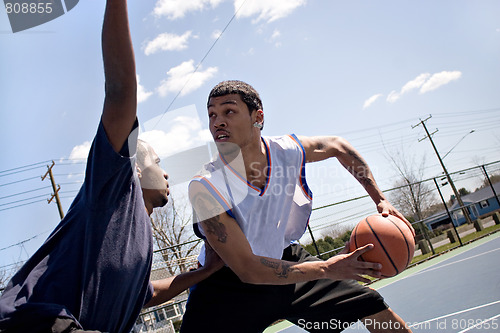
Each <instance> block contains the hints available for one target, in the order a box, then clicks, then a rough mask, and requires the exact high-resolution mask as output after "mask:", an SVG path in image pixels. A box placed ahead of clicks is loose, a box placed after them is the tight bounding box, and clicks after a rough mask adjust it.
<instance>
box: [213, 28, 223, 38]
mask: <svg viewBox="0 0 500 333" xmlns="http://www.w3.org/2000/svg"><path fill="white" fill-rule="evenodd" d="M221 34H222V30H218V29H217V30H214V31H213V32H212V38H213V39H217V38H219V37H220V36H221Z"/></svg>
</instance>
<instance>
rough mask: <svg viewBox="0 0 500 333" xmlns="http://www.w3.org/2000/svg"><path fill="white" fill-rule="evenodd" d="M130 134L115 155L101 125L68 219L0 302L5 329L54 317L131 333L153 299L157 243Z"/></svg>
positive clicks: (0, 320) (0, 318)
mask: <svg viewBox="0 0 500 333" xmlns="http://www.w3.org/2000/svg"><path fill="white" fill-rule="evenodd" d="M136 127H137V122H136V125H135V128H136ZM132 133H133V134H131V135H130V138H129V140H128V142H125V145H124V147H123V148H122V149H121V151H120V153H116V152H115V151H114V150H113V148H112V146H111V144H110V143H109V141H108V138H107V136H106V133H105V131H104V127H103V125H102V123H101V124H100V125H99V129H98V131H97V134H96V137H95V139H94V142H93V144H92V147H91V150H90V153H89V157H88V161H87V170H86V174H85V181H84V183H83V186H82V188H81V189H80V192H79V193H78V195H77V197H76V198H75V200H74V201H73V203H72V205H71V207H70V209H69V211H68V213H67V215H66V217H65V218H64V219H63V220H62V221H61V222H60V224H59V225H58V226H57V227H56V229H55V230H54V231H53V232H52V234H51V235H50V236H49V237H48V239H47V240H46V241H45V243H44V244H43V245H42V246H41V247H40V249H38V251H37V252H36V253H35V254H34V255H33V256H32V257H31V258H30V259H29V260H28V261H27V262H26V264H25V265H24V266H23V267H22V268H21V269H20V270H19V272H17V274H16V275H14V277H13V278H12V280H11V281H10V282H9V284H8V285H7V288H6V289H5V291H4V292H3V294H2V296H1V297H0V329H1V328H6V327H8V326H9V325H11V324H13V323H14V324H15V323H18V322H22V321H31V322H32V323H33V324H34V325H35V323H36V320H40V321H43V320H46V318H53V317H56V316H58V317H68V318H73V319H76V320H77V321H78V322H79V323H80V324H81V326H82V327H83V328H84V329H86V330H99V331H103V332H129V331H130V330H131V329H132V327H133V325H134V323H135V320H136V318H137V316H138V315H139V312H140V310H141V308H142V306H143V305H144V304H145V303H146V302H147V301H148V300H149V299H150V298H151V295H152V289H151V288H152V287H151V285H150V283H149V274H150V269H151V261H152V244H153V243H152V231H151V225H150V218H149V216H148V214H147V212H146V208H145V205H144V201H143V198H142V190H141V187H140V184H139V180H138V178H137V174H136V171H135V156H134V155H133V154H135V149H136V144H137V138H136V133H137V131H136V130H134V131H133V132H132ZM133 136H135V137H133ZM129 145H130V146H131V147H133V150H134V151H133V152H129ZM131 155H132V156H131Z"/></svg>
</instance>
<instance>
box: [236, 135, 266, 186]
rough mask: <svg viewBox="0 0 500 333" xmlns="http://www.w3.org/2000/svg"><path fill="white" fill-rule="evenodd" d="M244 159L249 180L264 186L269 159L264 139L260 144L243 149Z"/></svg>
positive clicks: (253, 183) (255, 184)
mask: <svg viewBox="0 0 500 333" xmlns="http://www.w3.org/2000/svg"><path fill="white" fill-rule="evenodd" d="M242 154H243V161H244V164H245V171H246V177H247V180H248V181H249V182H250V183H251V184H252V185H254V186H256V187H258V188H263V187H264V186H265V184H266V180H267V167H268V163H269V161H268V160H267V153H266V147H265V145H264V143H263V142H262V140H259V144H258V145H252V146H251V147H248V149H242Z"/></svg>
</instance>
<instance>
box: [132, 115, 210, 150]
mask: <svg viewBox="0 0 500 333" xmlns="http://www.w3.org/2000/svg"><path fill="white" fill-rule="evenodd" d="M139 138H141V139H142V140H144V141H146V142H148V143H149V144H150V145H151V146H152V147H153V149H154V150H155V152H156V153H157V154H158V156H160V158H164V157H167V156H170V155H173V154H175V153H179V152H182V151H185V150H188V149H190V148H194V147H198V146H201V145H203V144H206V143H207V142H210V141H211V140H212V135H211V134H210V131H209V130H208V129H203V128H202V123H201V121H200V119H199V118H198V117H189V116H178V117H176V118H174V120H173V121H172V123H171V127H170V128H169V131H168V132H164V131H162V130H156V129H154V130H150V131H147V132H143V133H141V134H140V135H139Z"/></svg>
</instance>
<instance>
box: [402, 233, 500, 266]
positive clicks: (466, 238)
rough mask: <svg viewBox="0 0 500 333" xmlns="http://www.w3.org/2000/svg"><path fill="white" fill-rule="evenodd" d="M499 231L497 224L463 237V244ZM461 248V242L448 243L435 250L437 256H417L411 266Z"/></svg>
mask: <svg viewBox="0 0 500 333" xmlns="http://www.w3.org/2000/svg"><path fill="white" fill-rule="evenodd" d="M498 230H500V224H495V225H493V226H491V227H488V228H484V229H483V230H481V231H476V232H474V233H472V234H469V235H467V236H464V237H462V244H467V243H469V242H472V241H474V240H476V239H479V238H481V237H483V236H485V235H488V234H491V233H494V232H497V231H498ZM459 246H460V243H459V242H455V243H448V244H445V245H442V246H440V247H437V248H435V249H434V252H436V254H432V253H427V254H423V255H419V256H416V257H414V258H413V260H412V261H411V264H410V265H412V264H416V263H419V262H421V261H424V260H426V259H428V258H430V257H433V256H436V255H439V254H441V253H443V252H447V251H449V250H451V249H454V248H456V247H459Z"/></svg>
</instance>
